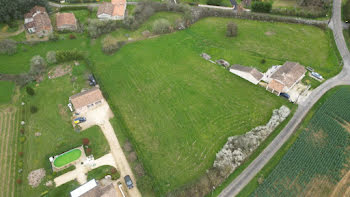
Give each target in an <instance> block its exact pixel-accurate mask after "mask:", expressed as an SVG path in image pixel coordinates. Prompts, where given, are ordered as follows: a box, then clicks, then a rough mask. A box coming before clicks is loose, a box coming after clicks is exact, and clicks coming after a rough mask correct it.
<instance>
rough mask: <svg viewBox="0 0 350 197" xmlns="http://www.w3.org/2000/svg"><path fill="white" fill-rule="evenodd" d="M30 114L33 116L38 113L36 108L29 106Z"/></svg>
mask: <svg viewBox="0 0 350 197" xmlns="http://www.w3.org/2000/svg"><path fill="white" fill-rule="evenodd" d="M30 112H31V113H32V114H35V113H36V112H38V108H37V107H36V106H30Z"/></svg>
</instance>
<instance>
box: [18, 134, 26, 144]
mask: <svg viewBox="0 0 350 197" xmlns="http://www.w3.org/2000/svg"><path fill="white" fill-rule="evenodd" d="M26 140H27V138H26V137H25V136H21V137H20V138H19V141H20V142H21V143H22V144H23V143H24V142H25V141H26Z"/></svg>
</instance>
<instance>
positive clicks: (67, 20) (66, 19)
mask: <svg viewBox="0 0 350 197" xmlns="http://www.w3.org/2000/svg"><path fill="white" fill-rule="evenodd" d="M56 27H57V29H58V30H71V31H75V30H77V29H78V26H77V19H76V18H75V15H74V14H73V13H57V14H56Z"/></svg>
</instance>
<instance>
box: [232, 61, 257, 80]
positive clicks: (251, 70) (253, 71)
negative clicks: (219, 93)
mask: <svg viewBox="0 0 350 197" xmlns="http://www.w3.org/2000/svg"><path fill="white" fill-rule="evenodd" d="M230 69H233V70H239V71H242V72H246V73H250V74H251V75H252V76H253V77H254V78H255V79H256V80H258V81H260V80H261V78H262V77H263V76H264V75H263V74H262V73H261V72H259V71H258V70H257V69H256V68H252V67H247V66H241V65H238V64H235V65H233V66H231V67H230Z"/></svg>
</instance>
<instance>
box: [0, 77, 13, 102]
mask: <svg viewBox="0 0 350 197" xmlns="http://www.w3.org/2000/svg"><path fill="white" fill-rule="evenodd" d="M14 91H15V84H14V83H13V82H10V81H0V92H1V96H0V105H2V104H7V103H9V102H10V101H11V98H12V96H13V93H14Z"/></svg>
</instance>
